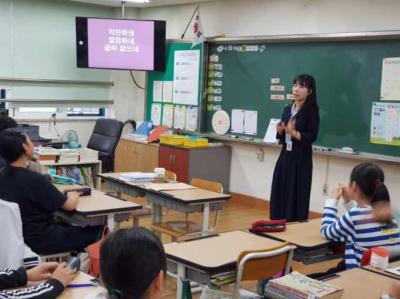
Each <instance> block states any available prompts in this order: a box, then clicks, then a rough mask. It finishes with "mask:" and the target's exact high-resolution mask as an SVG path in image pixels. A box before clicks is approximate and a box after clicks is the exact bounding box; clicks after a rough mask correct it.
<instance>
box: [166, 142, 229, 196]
mask: <svg viewBox="0 0 400 299" xmlns="http://www.w3.org/2000/svg"><path fill="white" fill-rule="evenodd" d="M159 157H160V163H159V166H160V167H164V168H165V169H167V170H170V171H173V172H175V173H176V175H177V179H178V181H180V182H186V183H190V180H191V179H192V178H201V179H206V180H211V181H218V182H220V183H221V184H222V185H223V186H224V192H228V190H229V176H230V165H231V149H230V147H228V146H225V145H221V146H210V147H198V148H190V147H181V146H170V145H165V144H162V145H160V154H159Z"/></svg>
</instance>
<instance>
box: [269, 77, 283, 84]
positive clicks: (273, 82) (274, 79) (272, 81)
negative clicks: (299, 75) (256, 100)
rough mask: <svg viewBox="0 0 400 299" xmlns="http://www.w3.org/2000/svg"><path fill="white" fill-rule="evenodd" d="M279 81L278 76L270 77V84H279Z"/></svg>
mask: <svg viewBox="0 0 400 299" xmlns="http://www.w3.org/2000/svg"><path fill="white" fill-rule="evenodd" d="M280 82H281V79H280V78H271V84H279V83H280Z"/></svg>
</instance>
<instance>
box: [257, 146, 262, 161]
mask: <svg viewBox="0 0 400 299" xmlns="http://www.w3.org/2000/svg"><path fill="white" fill-rule="evenodd" d="M257 160H258V161H264V150H263V149H262V148H259V149H258V150H257Z"/></svg>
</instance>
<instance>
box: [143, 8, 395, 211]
mask: <svg viewBox="0 0 400 299" xmlns="http://www.w3.org/2000/svg"><path fill="white" fill-rule="evenodd" d="M194 9H195V5H178V6H168V7H154V8H145V9H141V10H140V18H142V19H161V20H167V37H168V38H171V39H176V38H179V37H180V35H181V33H182V32H183V30H184V29H185V26H186V23H187V22H188V20H189V18H190V16H191V15H192V13H193V11H194ZM200 11H201V22H202V25H203V30H204V32H205V36H217V35H220V34H225V35H226V36H227V37H232V36H255V35H280V34H313V33H334V32H358V31H381V30H400V19H399V18H398V11H400V1H397V0H382V1H375V0H353V1H346V0H338V1H330V0H296V1H293V0H251V1H243V0H229V1H228V0H225V1H218V2H208V3H201V5H200ZM141 101H144V98H142V99H141ZM231 146H232V163H231V183H230V185H231V186H230V190H231V191H232V192H238V193H242V194H247V195H249V196H254V197H257V198H262V199H268V198H269V193H270V188H271V180H272V174H273V169H274V166H275V162H276V160H277V157H278V155H279V149H278V148H274V147H267V146H266V147H263V150H264V153H265V154H264V161H262V162H261V161H258V160H257V156H256V152H257V150H258V147H256V146H252V145H245V144H237V143H231ZM357 163H359V161H357V160H352V159H342V158H327V157H325V156H320V155H314V173H313V185H312V194H311V209H312V210H314V211H322V205H323V197H324V195H323V193H322V190H323V187H324V184H325V182H327V186H328V188H329V190H330V189H331V188H333V187H334V186H335V185H336V183H337V182H343V183H346V182H347V181H348V178H349V174H350V171H351V169H352V167H353V166H354V165H356V164H357ZM378 164H379V165H381V166H382V167H383V168H384V170H385V173H386V180H387V184H388V186H389V190H390V192H391V194H392V197H393V202H394V204H395V205H396V206H397V207H400V200H399V199H397V198H396V197H397V194H399V193H400V184H399V183H398V182H400V165H395V164H390V163H378Z"/></svg>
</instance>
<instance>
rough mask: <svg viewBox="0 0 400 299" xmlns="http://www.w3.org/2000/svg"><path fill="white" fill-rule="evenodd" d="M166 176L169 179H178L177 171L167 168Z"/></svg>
mask: <svg viewBox="0 0 400 299" xmlns="http://www.w3.org/2000/svg"><path fill="white" fill-rule="evenodd" d="M164 178H166V179H167V180H168V181H176V173H175V172H172V171H169V170H165V174H164Z"/></svg>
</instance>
